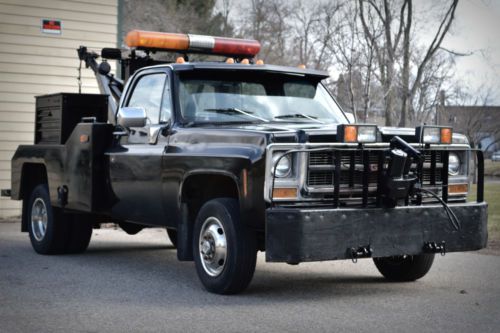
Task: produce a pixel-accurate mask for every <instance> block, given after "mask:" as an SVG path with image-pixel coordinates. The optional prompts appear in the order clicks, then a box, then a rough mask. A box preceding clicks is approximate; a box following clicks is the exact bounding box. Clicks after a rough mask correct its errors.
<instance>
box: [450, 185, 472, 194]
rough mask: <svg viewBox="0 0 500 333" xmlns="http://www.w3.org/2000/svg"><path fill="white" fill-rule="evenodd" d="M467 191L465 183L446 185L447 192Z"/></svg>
mask: <svg viewBox="0 0 500 333" xmlns="http://www.w3.org/2000/svg"><path fill="white" fill-rule="evenodd" d="M468 192H469V185H467V184H450V185H448V194H464V193H468Z"/></svg>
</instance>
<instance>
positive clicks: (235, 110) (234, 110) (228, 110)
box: [203, 108, 269, 123]
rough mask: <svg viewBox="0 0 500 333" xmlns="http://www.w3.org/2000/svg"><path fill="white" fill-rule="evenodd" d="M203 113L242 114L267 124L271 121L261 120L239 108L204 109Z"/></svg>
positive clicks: (250, 112)
mask: <svg viewBox="0 0 500 333" xmlns="http://www.w3.org/2000/svg"><path fill="white" fill-rule="evenodd" d="M203 111H208V112H215V113H222V114H242V115H245V116H247V117H250V118H254V119H258V120H260V121H263V122H265V123H268V122H269V120H267V119H265V118H261V117H259V116H254V115H253V114H252V113H253V112H252V111H245V110H241V109H238V108H225V109H224V108H220V109H204V110H203Z"/></svg>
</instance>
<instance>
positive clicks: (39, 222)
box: [31, 198, 49, 241]
mask: <svg viewBox="0 0 500 333" xmlns="http://www.w3.org/2000/svg"><path fill="white" fill-rule="evenodd" d="M48 218H49V217H48V213H47V207H46V206H45V202H44V201H43V200H42V199H40V198H36V199H35V201H34V202H33V206H32V208H31V230H32V231H33V236H34V237H35V239H36V240H37V241H41V240H42V239H43V238H44V237H45V233H46V231H47V221H48Z"/></svg>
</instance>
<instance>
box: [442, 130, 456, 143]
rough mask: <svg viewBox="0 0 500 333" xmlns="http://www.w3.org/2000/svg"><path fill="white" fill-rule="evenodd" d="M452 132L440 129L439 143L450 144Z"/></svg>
mask: <svg viewBox="0 0 500 333" xmlns="http://www.w3.org/2000/svg"><path fill="white" fill-rule="evenodd" d="M452 138H453V135H452V130H451V128H449V127H442V128H441V143H445V144H451V142H452Z"/></svg>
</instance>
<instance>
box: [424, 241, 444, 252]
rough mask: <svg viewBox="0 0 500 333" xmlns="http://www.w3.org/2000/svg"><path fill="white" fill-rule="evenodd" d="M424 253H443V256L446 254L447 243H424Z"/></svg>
mask: <svg viewBox="0 0 500 333" xmlns="http://www.w3.org/2000/svg"><path fill="white" fill-rule="evenodd" d="M424 252H426V253H441V255H442V256H444V255H445V254H446V243H445V241H442V242H441V243H436V242H426V243H424Z"/></svg>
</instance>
